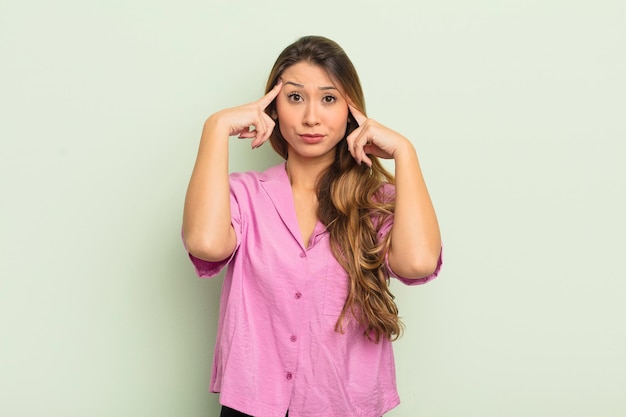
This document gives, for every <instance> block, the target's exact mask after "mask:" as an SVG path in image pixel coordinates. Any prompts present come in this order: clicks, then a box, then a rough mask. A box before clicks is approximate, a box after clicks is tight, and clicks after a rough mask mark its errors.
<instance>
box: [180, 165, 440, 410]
mask: <svg viewBox="0 0 626 417" xmlns="http://www.w3.org/2000/svg"><path fill="white" fill-rule="evenodd" d="M230 189H231V213H232V224H233V227H234V229H235V232H236V235H237V246H236V249H235V251H234V253H233V255H232V256H231V257H230V259H227V260H225V261H223V262H216V263H212V262H206V261H203V260H200V259H198V258H195V257H194V256H192V255H190V258H191V260H192V262H193V264H194V266H195V267H196V270H197V273H198V275H199V276H200V277H207V278H208V277H213V276H215V275H216V274H218V273H219V272H220V270H221V269H222V268H223V267H224V266H225V265H227V264H228V265H229V267H228V271H227V273H226V275H225V279H224V285H223V290H222V295H221V301H220V317H219V324H218V330H217V341H216V347H215V355H214V359H213V370H212V376H211V387H210V389H211V391H212V392H219V393H220V402H221V403H222V404H223V405H226V406H228V407H231V408H234V409H236V410H239V411H241V412H243V413H246V414H250V415H252V416H255V417H284V416H285V413H286V412H287V410H289V416H290V417H348V416H362V417H373V416H376V417H380V416H381V415H383V414H384V413H385V412H387V411H389V410H390V409H392V408H393V407H395V406H396V405H398V404H399V402H400V400H399V397H398V393H397V390H396V378H395V366H394V359H393V351H392V346H391V343H390V342H389V341H387V340H382V341H381V342H379V343H378V344H375V343H373V342H370V341H369V340H367V339H366V338H365V337H364V336H363V335H362V330H361V329H359V328H357V327H356V325H355V324H354V323H353V322H352V323H351V322H349V321H346V322H345V333H344V334H341V333H338V332H336V331H335V323H336V322H337V318H338V316H339V313H340V312H341V309H342V307H343V304H344V301H345V298H346V295H347V291H348V289H347V284H348V276H347V274H346V272H345V270H344V269H343V268H342V267H341V266H340V265H339V263H338V262H337V261H336V260H335V258H334V256H333V255H332V253H331V250H330V247H329V239H328V233H327V232H326V230H325V227H324V225H323V224H322V223H321V222H318V223H317V225H316V226H315V230H314V232H313V235H312V236H311V241H310V245H309V247H304V245H303V243H302V238H301V234H300V229H299V226H298V222H297V219H296V214H295V211H294V203H293V198H292V192H291V186H290V183H289V179H288V177H287V173H286V170H285V165H284V164H280V165H278V166H275V167H272V168H270V169H268V170H267V171H265V172H263V173H257V172H247V173H236V174H231V175H230ZM390 227H391V225H388V226H387V227H386V230H384V231H383V232H384V233H386V232H388V230H389V228H390ZM381 234H382V233H381ZM440 267H441V259H440V260H439V264H438V266H437V270H436V272H435V273H434V274H433V275H431V276H429V277H426V278H422V279H418V280H409V279H404V278H399V277H398V279H400V280H401V281H402V282H404V283H405V284H409V285H414V284H423V283H426V282H428V281H430V280H432V279H433V278H435V277H436V276H437V274H438V272H439V269H440ZM392 274H393V273H392Z"/></svg>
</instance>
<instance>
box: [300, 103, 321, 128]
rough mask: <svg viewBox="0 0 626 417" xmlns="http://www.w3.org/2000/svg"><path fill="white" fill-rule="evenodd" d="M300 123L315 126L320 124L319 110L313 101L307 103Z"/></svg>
mask: <svg viewBox="0 0 626 417" xmlns="http://www.w3.org/2000/svg"><path fill="white" fill-rule="evenodd" d="M302 123H303V124H304V125H305V126H317V125H319V124H320V120H319V112H318V109H317V106H316V105H315V103H307V106H306V108H305V110H304V115H303V119H302Z"/></svg>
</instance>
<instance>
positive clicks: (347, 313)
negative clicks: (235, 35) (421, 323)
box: [183, 36, 441, 417]
mask: <svg viewBox="0 0 626 417" xmlns="http://www.w3.org/2000/svg"><path fill="white" fill-rule="evenodd" d="M266 93H267V94H266V95H265V96H264V97H262V98H261V99H260V100H258V101H256V102H254V103H250V104H246V105H243V106H239V107H235V108H231V109H225V110H222V111H219V112H217V113H215V114H213V115H211V116H210V117H209V118H208V119H207V121H206V122H205V125H204V130H203V132H202V139H201V142H200V147H199V151H198V156H197V160H196V164H195V167H194V170H193V173H192V176H191V180H190V183H189V188H188V191H187V197H186V201H185V213H184V221H183V236H184V243H185V245H186V248H187V250H188V251H189V254H190V258H191V260H192V262H193V264H194V266H195V267H196V270H197V272H198V274H199V276H201V277H212V276H215V275H217V274H218V273H219V272H220V271H221V270H222V268H224V267H225V266H226V265H228V270H227V273H226V276H225V281H224V285H223V290H222V295H221V304H220V317H219V325H218V334H217V343H216V347H215V356H214V362H213V372H212V378H211V391H212V392H219V393H220V402H221V404H222V405H223V409H222V416H246V415H247V416H255V417H282V416H285V415H286V414H287V413H288V415H289V416H290V417H304V416H307V417H313V416H315V417H346V416H363V417H369V416H377V417H380V416H381V415H383V414H384V413H385V412H387V411H389V410H390V409H392V408H393V407H395V406H396V405H397V404H398V403H399V398H398V394H397V390H396V382H395V368H394V359H393V352H392V347H391V341H393V340H394V339H396V338H397V337H398V336H399V335H400V334H401V330H402V324H401V322H400V320H399V318H398V309H397V307H396V305H395V303H394V297H393V295H392V294H391V293H390V291H389V288H388V283H389V277H390V276H393V277H395V278H397V279H398V280H400V281H401V282H403V283H405V284H408V285H413V284H422V283H425V282H428V281H430V280H431V279H433V278H434V277H435V276H436V275H437V274H438V272H439V269H440V267H441V241H440V233H439V226H438V223H437V218H436V215H435V211H434V209H433V205H432V203H431V200H430V197H429V195H428V191H427V189H426V185H425V183H424V179H423V177H422V173H421V170H420V165H419V161H418V157H417V154H416V151H415V149H414V147H413V145H412V144H411V142H410V141H409V140H408V139H407V138H405V137H404V136H402V135H401V134H399V133H397V132H395V131H393V130H391V129H389V128H387V127H385V126H383V125H381V124H380V123H378V122H376V121H375V120H373V119H369V118H367V117H366V116H365V101H364V98H363V92H362V90H361V85H360V81H359V78H358V75H357V73H356V71H355V69H354V66H353V65H352V63H351V61H350V60H349V58H348V57H347V55H346V54H345V52H344V51H343V50H342V49H341V48H340V47H339V46H338V45H337V44H336V43H335V42H333V41H331V40H329V39H326V38H323V37H315V36H307V37H304V38H301V39H299V40H298V41H296V42H295V43H293V44H292V45H289V46H288V47H287V48H286V49H285V50H284V51H283V52H282V53H281V54H280V56H279V57H278V59H277V61H276V63H275V65H274V67H273V69H272V71H271V74H270V76H269V80H268V83H267V89H266ZM230 136H238V137H239V138H245V139H250V140H251V145H252V148H257V147H259V146H261V145H262V144H263V143H265V142H266V141H268V140H269V141H270V142H271V145H272V147H273V148H274V150H275V151H276V152H277V153H278V154H279V155H281V156H282V157H283V158H284V159H285V163H282V164H280V165H278V166H274V167H272V168H269V169H268V170H266V171H265V172H262V173H257V172H245V173H234V174H231V175H229V173H228V139H229V137H230ZM378 158H391V159H393V160H394V164H395V175H392V174H391V173H389V172H387V171H386V170H385V169H384V168H383V167H382V165H381V163H380V161H379V159H378Z"/></svg>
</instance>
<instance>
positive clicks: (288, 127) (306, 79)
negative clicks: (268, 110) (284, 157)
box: [276, 62, 348, 161]
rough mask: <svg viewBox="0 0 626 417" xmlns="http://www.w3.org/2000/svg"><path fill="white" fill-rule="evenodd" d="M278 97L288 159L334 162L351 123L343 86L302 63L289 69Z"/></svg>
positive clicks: (306, 63) (307, 64)
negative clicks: (339, 145) (336, 151)
mask: <svg viewBox="0 0 626 417" xmlns="http://www.w3.org/2000/svg"><path fill="white" fill-rule="evenodd" d="M281 79H282V81H283V88H282V90H281V91H280V93H279V95H278V97H276V113H277V115H278V126H279V128H280V133H281V134H282V136H283V137H284V138H285V140H286V141H287V144H288V152H289V158H292V157H302V158H307V159H310V158H312V159H322V160H323V159H329V161H332V160H333V158H334V155H335V154H334V149H335V146H336V145H337V143H339V142H340V141H341V139H343V137H344V135H345V133H346V126H347V122H348V103H347V101H346V99H345V98H344V95H343V91H341V90H340V86H339V85H338V84H336V83H335V82H333V81H332V80H331V79H330V77H329V76H328V74H327V73H326V71H325V70H324V69H322V68H321V67H319V66H317V65H314V64H310V63H308V62H299V63H297V64H294V65H292V66H291V67H289V68H287V69H286V70H285V71H284V72H283V74H282V76H281Z"/></svg>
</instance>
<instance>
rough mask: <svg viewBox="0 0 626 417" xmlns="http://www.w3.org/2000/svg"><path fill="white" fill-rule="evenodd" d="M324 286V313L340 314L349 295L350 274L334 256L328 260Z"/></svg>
mask: <svg viewBox="0 0 626 417" xmlns="http://www.w3.org/2000/svg"><path fill="white" fill-rule="evenodd" d="M325 281H326V282H325V286H324V314H326V315H330V316H339V315H340V314H341V310H343V306H344V304H345V303H346V298H347V297H348V285H349V282H348V274H347V273H346V271H345V270H344V269H343V268H342V267H341V265H339V263H338V262H337V260H336V259H335V258H334V257H333V259H332V260H330V261H329V262H328V271H327V274H326V278H325Z"/></svg>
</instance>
